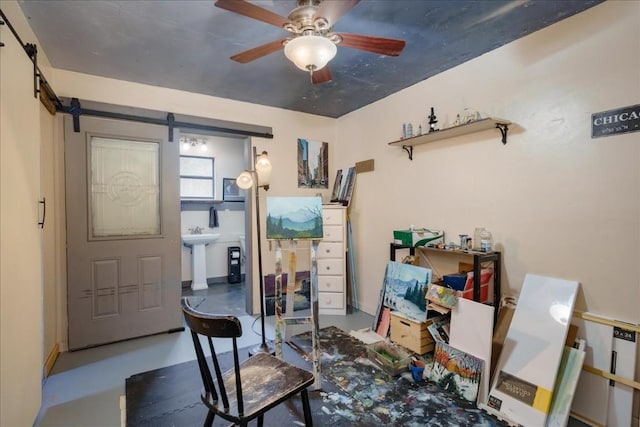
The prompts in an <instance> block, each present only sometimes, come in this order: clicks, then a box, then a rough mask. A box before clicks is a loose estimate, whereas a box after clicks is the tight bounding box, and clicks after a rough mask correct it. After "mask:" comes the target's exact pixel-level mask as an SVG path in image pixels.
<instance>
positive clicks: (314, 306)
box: [275, 240, 322, 390]
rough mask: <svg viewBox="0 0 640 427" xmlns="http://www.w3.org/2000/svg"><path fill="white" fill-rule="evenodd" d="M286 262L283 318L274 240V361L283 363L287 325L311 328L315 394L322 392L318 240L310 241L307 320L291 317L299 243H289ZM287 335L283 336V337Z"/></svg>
mask: <svg viewBox="0 0 640 427" xmlns="http://www.w3.org/2000/svg"><path fill="white" fill-rule="evenodd" d="M289 242H290V248H289V262H288V263H287V264H288V272H287V277H288V279H287V313H286V314H287V315H286V317H283V316H282V241H281V240H276V272H275V273H276V301H275V312H276V337H275V338H276V339H275V347H276V357H278V358H280V359H282V341H283V336H284V337H285V338H286V340H287V341H288V336H289V334H286V330H285V326H286V325H303V324H311V359H312V362H313V375H314V377H315V381H314V383H313V387H314V389H315V390H320V389H321V388H322V385H321V379H320V333H319V330H320V328H319V326H318V264H317V261H316V253H317V252H318V240H312V241H311V277H310V279H311V289H310V292H309V293H310V298H311V315H310V316H294V315H293V304H294V301H293V294H294V290H295V284H296V266H297V260H296V252H297V249H298V241H297V240H290V241H289ZM285 334H286V335H285Z"/></svg>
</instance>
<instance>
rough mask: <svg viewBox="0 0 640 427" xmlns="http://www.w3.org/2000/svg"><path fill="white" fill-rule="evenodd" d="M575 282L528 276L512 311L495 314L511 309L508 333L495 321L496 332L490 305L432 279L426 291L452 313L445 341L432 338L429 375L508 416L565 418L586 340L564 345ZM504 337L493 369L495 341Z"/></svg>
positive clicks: (561, 421) (529, 420) (562, 421)
mask: <svg viewBox="0 0 640 427" xmlns="http://www.w3.org/2000/svg"><path fill="white" fill-rule="evenodd" d="M577 288H578V284H577V282H569V281H565V280H560V279H553V278H547V277H541V276H534V275H527V277H526V278H525V282H524V285H523V290H522V294H521V295H520V298H519V300H518V304H517V307H516V308H515V311H513V309H512V308H508V307H507V308H505V309H504V311H502V313H500V314H501V316H500V319H503V320H504V319H506V320H507V322H508V321H509V318H510V317H511V316H510V315H507V316H505V315H504V314H505V313H509V311H510V310H511V312H510V314H511V315H513V320H512V321H511V324H510V325H509V326H508V329H507V332H506V334H504V333H501V330H502V329H504V328H505V326H504V324H501V321H500V320H499V323H498V325H497V326H496V329H495V335H494V328H493V307H491V306H488V305H485V304H480V303H477V302H474V301H470V300H467V299H463V298H457V299H456V298H455V294H453V293H451V292H450V291H449V290H447V288H442V287H438V286H437V285H432V286H431V287H430V288H429V292H428V294H427V298H429V299H430V300H432V301H436V302H437V303H438V304H444V305H446V306H448V307H449V308H450V309H451V320H450V328H449V334H448V336H449V342H448V343H447V342H446V340H445V339H442V340H438V342H437V343H436V346H435V352H434V364H433V368H432V369H431V371H430V372H429V373H428V374H427V375H428V377H429V379H431V380H432V381H434V382H435V383H437V384H438V385H440V386H441V387H443V388H444V389H446V390H449V391H450V392H452V393H454V394H456V395H457V396H459V397H460V398H462V399H464V400H467V401H469V402H471V403H476V404H477V405H478V406H479V407H481V408H483V409H485V410H486V411H487V412H490V413H492V414H493V415H496V416H498V417H499V418H502V419H505V420H507V421H508V422H510V423H513V424H519V425H527V426H528V425H540V426H543V425H546V426H562V425H566V423H567V420H568V416H569V411H570V407H571V402H572V398H573V395H574V392H575V388H576V384H577V381H578V377H579V375H580V370H581V367H582V363H583V360H584V354H585V353H584V350H583V348H584V342H582V345H581V346H580V348H579V349H576V348H572V347H565V341H566V340H567V331H568V324H569V320H570V315H571V313H572V310H573V305H574V301H575V296H576V292H577ZM500 336H501V337H500ZM434 337H435V335H434ZM569 341H571V342H572V341H573V338H571V339H569ZM502 342H504V347H503V351H501V352H500V357H499V358H497V364H496V365H497V366H496V369H495V370H494V369H492V368H493V366H492V365H493V364H492V363H491V360H492V348H493V349H495V348H500V346H496V343H498V344H501V343H502ZM494 356H495V355H494ZM489 384H491V387H489Z"/></svg>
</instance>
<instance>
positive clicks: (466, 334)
mask: <svg viewBox="0 0 640 427" xmlns="http://www.w3.org/2000/svg"><path fill="white" fill-rule="evenodd" d="M493 311H494V308H493V307H492V306H490V305H486V304H481V303H479V302H475V301H472V300H468V299H464V298H459V299H458V302H457V304H456V305H455V307H454V308H453V309H452V310H451V323H450V326H449V344H450V345H451V346H452V347H455V348H457V349H458V350H462V351H464V352H465V353H469V354H471V355H472V356H475V357H477V358H479V359H482V360H483V361H484V364H483V366H482V378H481V380H480V386H479V388H478V404H483V403H486V401H487V396H488V394H489V375H490V372H489V370H490V367H491V340H492V338H493Z"/></svg>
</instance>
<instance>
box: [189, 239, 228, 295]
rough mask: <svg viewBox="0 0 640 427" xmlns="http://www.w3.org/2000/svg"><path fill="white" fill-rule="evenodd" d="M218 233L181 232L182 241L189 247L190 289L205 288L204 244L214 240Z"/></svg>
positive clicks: (205, 263) (205, 262)
mask: <svg viewBox="0 0 640 427" xmlns="http://www.w3.org/2000/svg"><path fill="white" fill-rule="evenodd" d="M218 237H220V235H219V234H183V235H182V241H183V242H184V244H185V246H188V247H190V248H191V279H192V281H191V289H193V290H194V291H199V290H201V289H207V257H206V251H205V246H206V245H208V244H209V243H212V242H214V241H215V240H216V239H217V238H218Z"/></svg>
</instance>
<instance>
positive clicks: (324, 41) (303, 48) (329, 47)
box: [284, 35, 338, 71]
mask: <svg viewBox="0 0 640 427" xmlns="http://www.w3.org/2000/svg"><path fill="white" fill-rule="evenodd" d="M337 52H338V48H337V47H336V45H335V44H333V42H332V41H331V40H329V39H328V38H326V37H322V36H314V35H306V36H299V37H296V38H294V39H292V40H289V42H288V43H287V44H286V45H285V46H284V54H285V56H286V57H287V59H289V61H291V62H293V63H294V64H295V66H296V67H298V68H300V69H301V70H303V71H314V70H321V69H323V68H324V67H325V65H327V64H328V63H329V61H331V60H332V59H333V58H334V57H335V56H336V53H337Z"/></svg>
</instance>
